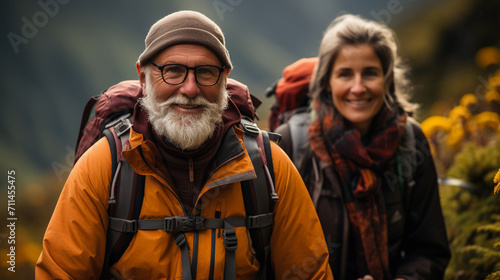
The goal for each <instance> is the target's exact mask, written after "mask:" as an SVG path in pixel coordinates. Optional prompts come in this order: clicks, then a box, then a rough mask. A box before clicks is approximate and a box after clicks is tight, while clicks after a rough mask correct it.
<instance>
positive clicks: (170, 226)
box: [108, 213, 274, 280]
mask: <svg viewBox="0 0 500 280" xmlns="http://www.w3.org/2000/svg"><path fill="white" fill-rule="evenodd" d="M273 220H274V213H266V214H260V215H255V216H247V217H228V218H225V219H220V218H203V217H198V216H196V217H182V216H174V217H165V218H163V219H148V220H127V219H121V218H116V217H109V228H108V229H110V230H113V231H118V232H122V233H135V232H137V231H138V230H164V231H166V232H172V233H175V237H174V239H175V243H176V244H177V246H178V247H179V249H180V250H181V261H182V271H183V272H182V274H183V275H182V277H183V279H185V280H191V279H192V275H191V264H190V260H189V246H188V243H187V240H186V236H185V235H184V232H189V231H202V230H207V229H223V236H224V247H225V249H226V258H225V267H224V278H225V279H234V280H235V279H236V261H235V260H236V257H235V251H236V249H237V248H238V239H237V237H236V231H235V229H234V228H235V227H246V228H247V229H256V228H263V227H268V226H271V225H272V223H273Z"/></svg>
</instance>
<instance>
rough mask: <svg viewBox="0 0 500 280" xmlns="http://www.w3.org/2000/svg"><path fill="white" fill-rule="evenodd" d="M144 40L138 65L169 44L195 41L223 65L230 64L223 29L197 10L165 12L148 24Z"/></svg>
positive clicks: (227, 65) (228, 66)
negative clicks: (144, 47)
mask: <svg viewBox="0 0 500 280" xmlns="http://www.w3.org/2000/svg"><path fill="white" fill-rule="evenodd" d="M145 43H146V49H145V50H144V52H142V54H141V55H140V56H139V65H141V66H142V65H144V64H146V63H148V62H149V60H151V59H152V58H153V57H155V56H156V55H158V54H159V53H160V52H161V51H163V50H164V49H166V48H168V47H171V46H174V45H178V44H197V45H202V46H204V47H206V48H208V49H209V50H211V51H212V52H213V53H214V54H215V55H216V56H217V57H218V58H219V59H220V60H221V62H222V63H223V64H224V66H225V67H226V68H229V69H232V68H233V66H232V64H231V59H230V58H229V52H228V51H227V49H226V46H225V42H224V34H222V30H221V29H220V27H219V26H218V25H217V24H215V22H213V21H212V20H211V19H209V18H208V17H206V16H205V15H203V14H201V13H199V12H195V11H179V12H175V13H172V14H169V15H167V16H165V17H164V18H162V19H160V20H159V21H157V22H156V23H155V24H153V26H151V28H150V30H149V32H148V35H147V36H146V40H145Z"/></svg>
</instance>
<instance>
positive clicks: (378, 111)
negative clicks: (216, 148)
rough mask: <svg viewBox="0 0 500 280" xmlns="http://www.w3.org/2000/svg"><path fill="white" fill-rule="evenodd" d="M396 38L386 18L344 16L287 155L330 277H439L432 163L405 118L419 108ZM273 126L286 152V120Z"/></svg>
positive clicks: (440, 247) (444, 248)
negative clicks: (304, 126) (315, 221)
mask: <svg viewBox="0 0 500 280" xmlns="http://www.w3.org/2000/svg"><path fill="white" fill-rule="evenodd" d="M395 40H396V39H395V36H394V34H393V32H392V31H391V30H390V29H388V28H387V27H386V26H383V25H381V24H379V23H376V22H372V21H367V20H364V19H362V18H360V17H358V16H353V15H344V16H341V17H339V18H337V19H336V20H334V21H333V22H332V24H331V25H330V27H329V28H328V29H327V31H326V33H325V35H324V37H323V40H322V42H321V46H320V49H319V55H318V59H319V60H318V62H317V65H316V68H315V72H314V75H313V77H312V79H311V82H310V87H309V88H310V95H311V97H312V102H313V112H314V113H315V114H314V115H315V118H314V120H313V121H312V123H311V124H310V126H309V127H308V134H309V139H308V140H309V141H308V142H307V143H305V144H304V145H302V146H301V149H300V150H299V152H300V153H299V155H295V157H294V158H295V159H296V161H295V162H296V164H297V167H298V169H299V171H300V172H301V175H302V177H303V179H304V181H305V182H306V185H307V187H308V190H309V193H310V195H311V197H312V199H313V201H314V203H315V205H316V209H317V211H318V215H319V217H320V219H321V222H322V226H323V230H324V233H325V237H326V239H327V242H328V243H329V247H330V254H331V255H330V265H331V267H332V270H333V272H334V277H335V279H336V280H338V279H340V280H342V279H346V280H354V279H363V280H366V279H376V280H379V279H426V280H431V279H442V278H443V274H444V270H445V268H446V265H447V263H448V261H449V258H450V252H449V247H448V240H447V236H446V231H445V225H444V221H443V216H442V211H441V206H440V202H439V193H438V184H437V175H436V170H435V166H434V163H433V160H432V157H431V154H430V152H429V146H428V145H427V141H426V139H425V136H424V135H423V133H422V131H421V129H420V127H419V126H418V125H417V124H416V123H415V121H413V120H412V119H411V118H410V116H411V115H412V114H413V113H414V111H415V110H416V106H415V105H413V104H411V103H409V102H408V101H407V94H408V91H409V90H408V88H409V82H408V80H407V78H406V77H405V71H404V68H403V67H402V65H401V61H400V58H399V57H398V55H397V46H396V41H395ZM277 131H278V132H280V133H281V134H282V135H283V140H282V143H281V145H282V147H283V148H284V149H285V150H286V151H287V153H289V154H290V153H291V150H290V147H291V146H292V145H291V144H290V142H291V141H292V140H293V139H291V137H290V132H289V128H288V127H286V124H285V125H284V126H281V127H279V128H278V129H277ZM304 133H307V132H304ZM415 174H416V175H415Z"/></svg>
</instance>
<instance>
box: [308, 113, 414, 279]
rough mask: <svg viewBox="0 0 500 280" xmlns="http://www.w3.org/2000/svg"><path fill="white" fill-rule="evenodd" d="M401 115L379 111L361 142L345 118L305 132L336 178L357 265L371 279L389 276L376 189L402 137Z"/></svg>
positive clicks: (381, 209)
mask: <svg viewBox="0 0 500 280" xmlns="http://www.w3.org/2000/svg"><path fill="white" fill-rule="evenodd" d="M405 122H406V114H404V113H402V114H393V113H392V111H390V110H388V109H387V107H386V106H384V107H383V108H382V109H381V110H380V112H379V113H378V114H377V115H376V116H375V117H374V118H373V120H372V123H371V127H370V131H369V132H368V135H367V136H366V137H364V138H361V134H360V132H359V131H358V130H357V129H353V128H350V127H348V125H347V123H346V122H345V120H344V118H343V117H342V116H341V115H340V114H337V117H335V118H334V117H332V116H328V117H326V118H325V119H323V120H316V121H315V122H313V123H312V124H311V126H310V127H309V137H310V140H311V149H312V151H313V152H314V154H315V155H316V156H317V157H319V158H320V159H321V160H323V161H325V162H326V163H328V164H330V165H333V166H334V168H335V170H336V171H337V173H338V175H339V180H340V182H341V188H342V191H343V193H344V199H345V203H346V209H347V212H348V216H349V220H350V222H351V225H352V228H353V231H352V232H353V234H354V235H353V236H352V238H353V240H355V241H357V242H355V243H356V244H357V245H356V248H355V249H356V256H357V257H356V265H357V267H360V268H364V270H366V271H368V272H369V273H370V275H372V276H373V277H374V278H375V279H384V277H386V278H387V277H389V257H388V247H387V221H386V213H385V204H384V197H383V193H382V190H381V178H380V176H379V174H381V172H380V171H381V170H382V168H383V167H384V165H385V163H387V162H388V161H389V159H391V158H392V157H393V156H394V154H395V152H396V148H397V146H398V142H399V139H400V137H401V136H402V135H403V134H404V129H405Z"/></svg>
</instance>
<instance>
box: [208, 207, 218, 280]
mask: <svg viewBox="0 0 500 280" xmlns="http://www.w3.org/2000/svg"><path fill="white" fill-rule="evenodd" d="M220 217H221V212H220V211H215V218H217V219H219V218H220ZM216 235H217V229H215V228H213V229H212V246H211V248H212V251H211V253H210V273H209V274H208V279H209V280H213V279H214V269H215V240H216V238H217V236H216Z"/></svg>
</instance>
